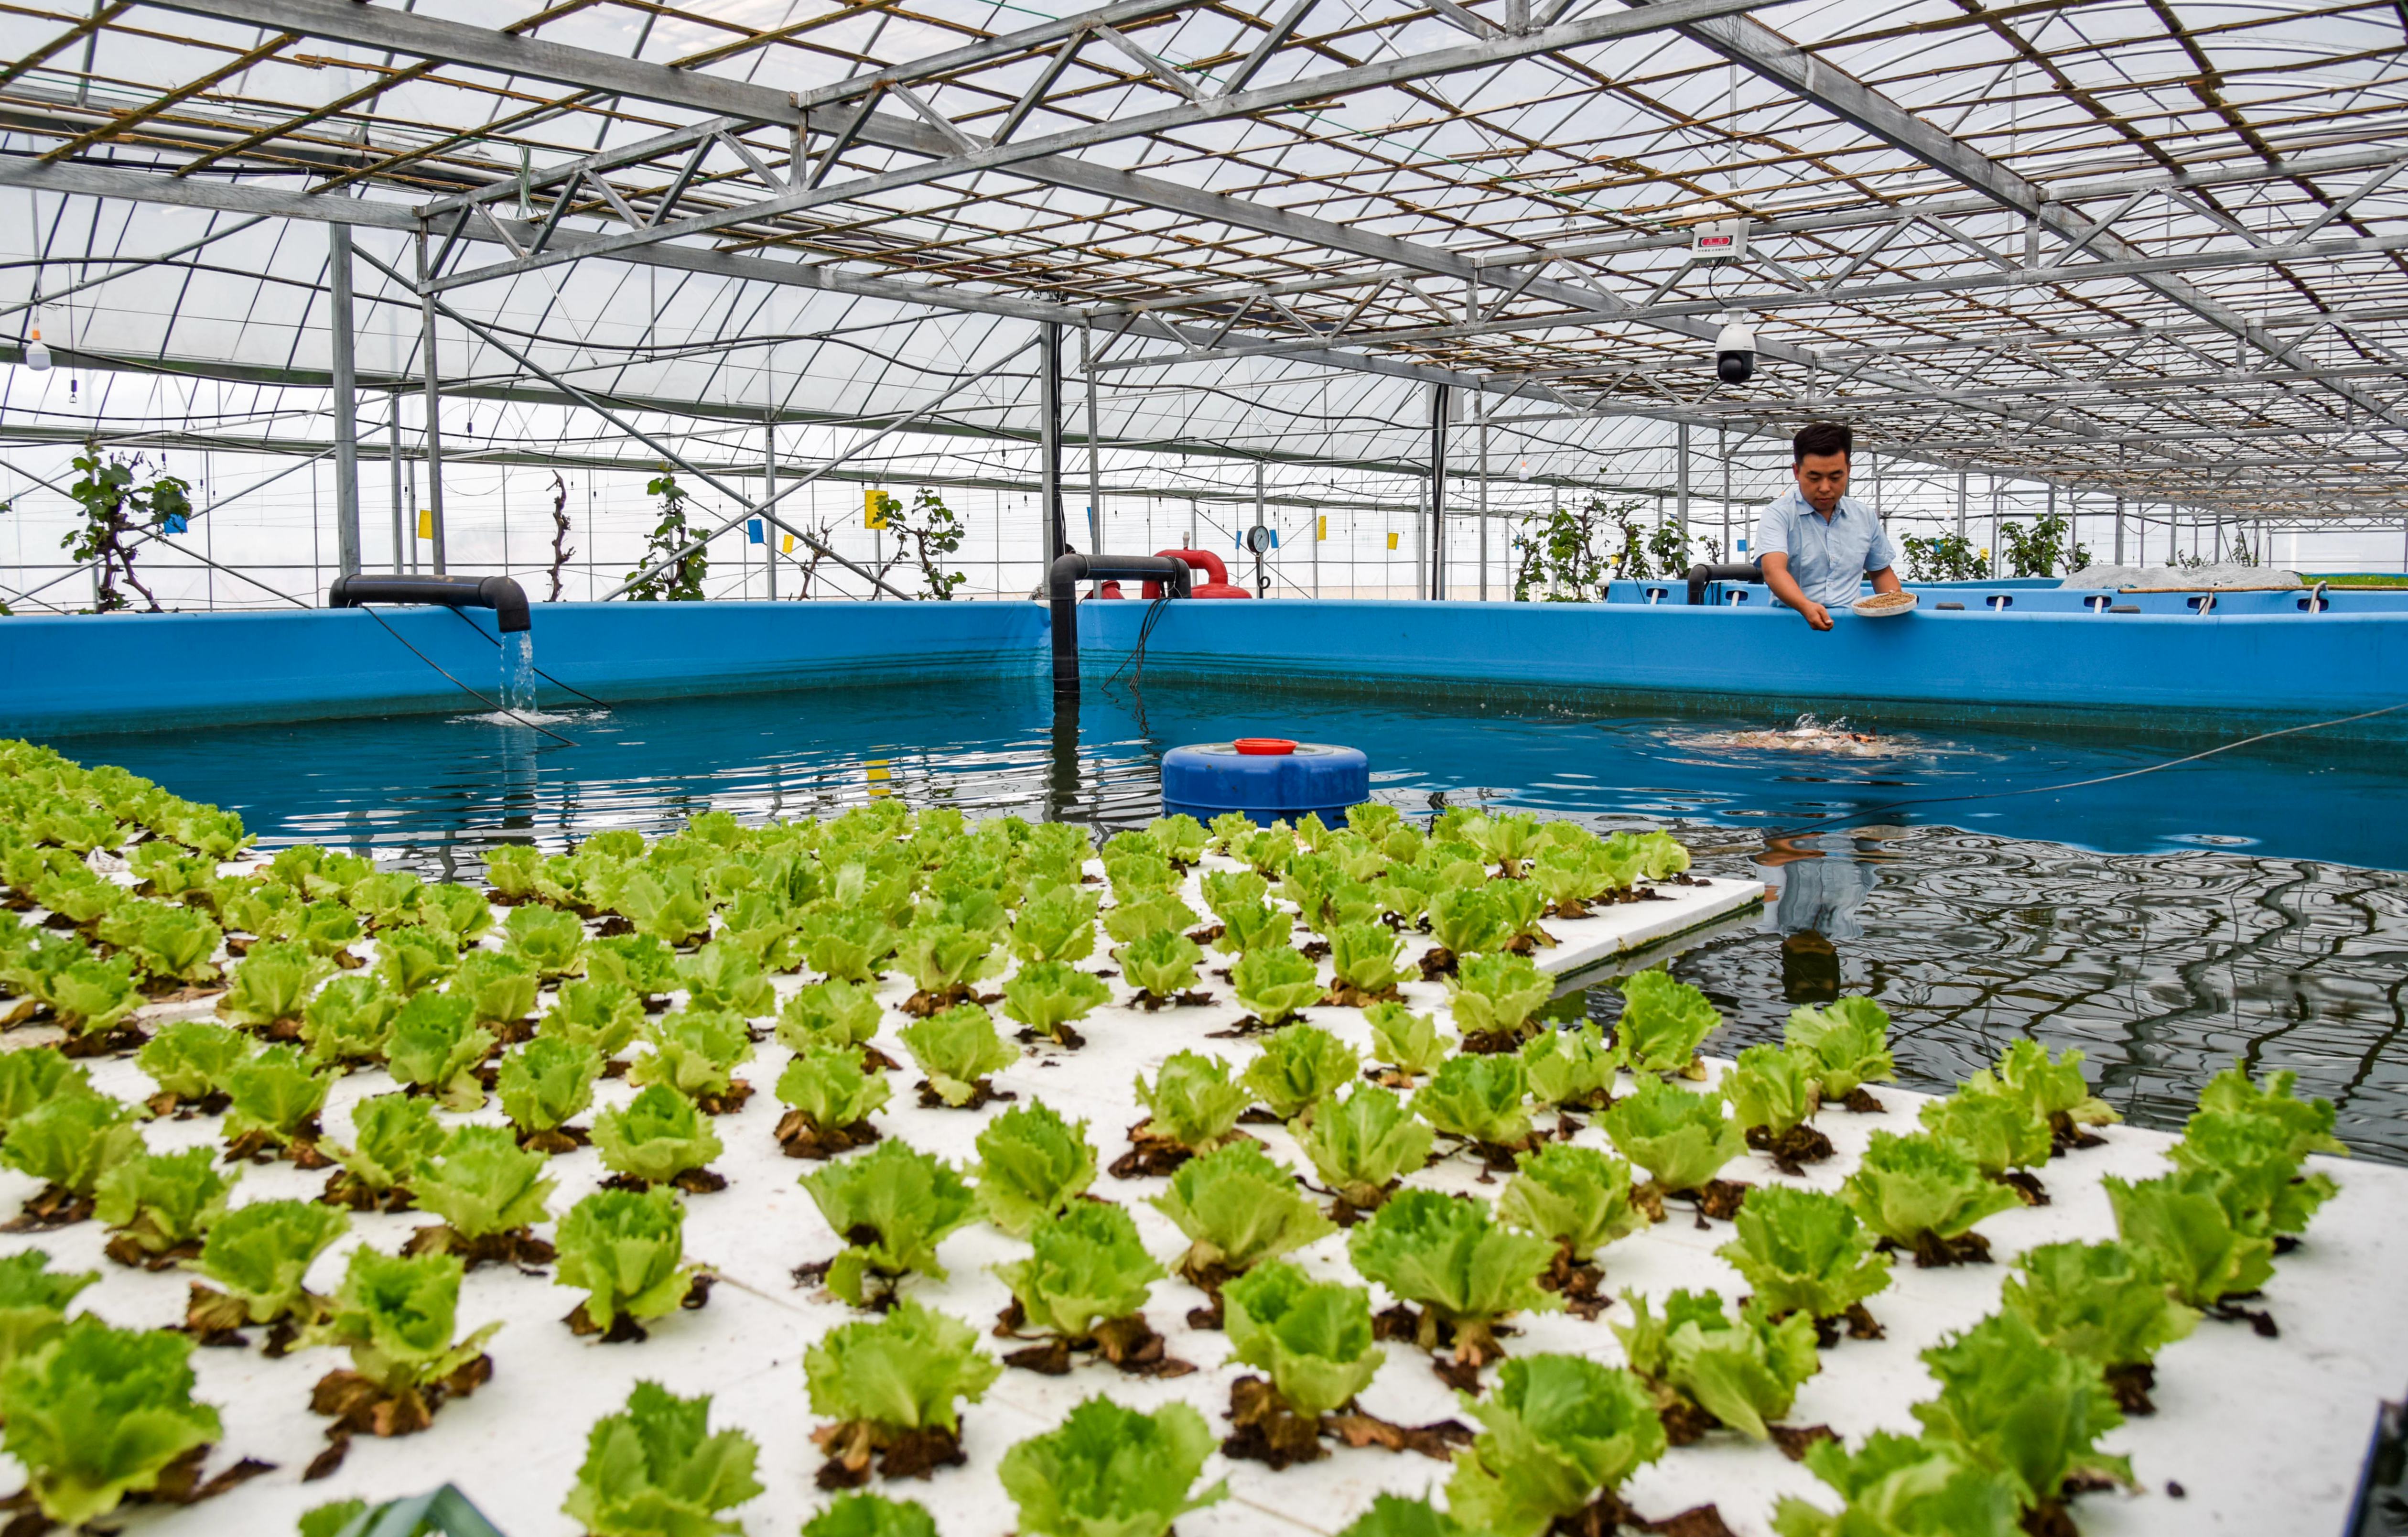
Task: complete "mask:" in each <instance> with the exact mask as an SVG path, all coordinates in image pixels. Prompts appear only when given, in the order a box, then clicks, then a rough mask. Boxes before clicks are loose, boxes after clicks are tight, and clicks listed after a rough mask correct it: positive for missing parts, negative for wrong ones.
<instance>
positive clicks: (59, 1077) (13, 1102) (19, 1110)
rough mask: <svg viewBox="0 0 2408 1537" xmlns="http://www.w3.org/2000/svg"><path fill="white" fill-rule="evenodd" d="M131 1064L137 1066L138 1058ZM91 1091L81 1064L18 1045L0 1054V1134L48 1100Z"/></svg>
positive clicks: (56, 1053)
mask: <svg viewBox="0 0 2408 1537" xmlns="http://www.w3.org/2000/svg"><path fill="white" fill-rule="evenodd" d="M161 1033H162V1034H165V1031H162V1032H161ZM135 1062H136V1066H140V1065H141V1058H140V1056H138V1055H137V1056H136V1058H135ZM145 1070H146V1071H147V1069H145ZM94 1092H95V1091H94V1090H93V1086H92V1075H91V1074H90V1073H88V1072H86V1071H85V1070H84V1069H83V1065H82V1064H81V1063H79V1062H71V1061H69V1060H68V1059H67V1058H66V1056H65V1055H63V1054H62V1053H61V1052H60V1051H59V1049H58V1048H57V1047H56V1046H21V1047H19V1048H18V1049H17V1050H15V1051H11V1052H0V1135H5V1134H6V1133H7V1128H10V1127H12V1126H14V1125H16V1124H17V1121H18V1119H19V1118H20V1117H22V1116H23V1115H24V1114H26V1113H28V1112H30V1111H32V1110H33V1109H34V1108H35V1107H36V1106H38V1105H45V1104H48V1103H50V1101H51V1100H52V1099H73V1098H77V1097H79V1096H80V1097H83V1098H90V1097H92V1096H93V1093H94Z"/></svg>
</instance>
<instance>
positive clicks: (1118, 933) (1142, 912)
mask: <svg viewBox="0 0 2408 1537" xmlns="http://www.w3.org/2000/svg"><path fill="white" fill-rule="evenodd" d="M1193 927H1196V910H1195V909H1193V908H1191V907H1189V906H1188V905H1187V904H1186V903H1185V902H1183V901H1182V900H1180V898H1179V894H1178V893H1177V892H1175V891H1143V892H1133V893H1130V894H1129V895H1128V896H1127V897H1125V898H1123V899H1122V900H1121V902H1120V904H1119V905H1118V906H1116V907H1112V908H1109V909H1107V910H1106V911H1105V912H1104V932H1105V933H1106V934H1108V935H1110V936H1111V938H1112V940H1113V941H1115V942H1116V943H1119V944H1123V945H1126V944H1133V943H1135V942H1136V941H1139V940H1142V939H1147V938H1150V937H1152V936H1154V935H1155V934H1184V933H1185V932H1187V930H1189V929H1191V928H1193Z"/></svg>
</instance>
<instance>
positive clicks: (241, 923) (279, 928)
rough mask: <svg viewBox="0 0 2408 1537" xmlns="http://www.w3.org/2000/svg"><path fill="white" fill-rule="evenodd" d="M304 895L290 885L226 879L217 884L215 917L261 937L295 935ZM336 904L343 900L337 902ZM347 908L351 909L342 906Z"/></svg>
mask: <svg viewBox="0 0 2408 1537" xmlns="http://www.w3.org/2000/svg"><path fill="white" fill-rule="evenodd" d="M306 903H307V898H304V897H302V895H301V894H300V893H299V892H297V891H295V890H294V889H293V888H292V887H291V886H285V885H275V884H265V883H262V884H252V883H249V882H231V881H230V882H226V883H222V884H221V885H219V887H218V888H217V907H218V917H219V918H220V919H221V920H222V921H223V923H224V925H225V927H228V928H230V929H234V930H236V931H237V932H239V933H244V934H249V935H251V936H252V937H253V938H254V939H261V940H290V939H294V938H297V937H298V934H299V926H300V919H301V909H302V908H303V907H304V906H305V905H306ZM336 906H337V907H342V904H341V903H339V902H337V904H336ZM342 911H343V912H350V911H351V909H349V908H347V907H346V908H342Z"/></svg>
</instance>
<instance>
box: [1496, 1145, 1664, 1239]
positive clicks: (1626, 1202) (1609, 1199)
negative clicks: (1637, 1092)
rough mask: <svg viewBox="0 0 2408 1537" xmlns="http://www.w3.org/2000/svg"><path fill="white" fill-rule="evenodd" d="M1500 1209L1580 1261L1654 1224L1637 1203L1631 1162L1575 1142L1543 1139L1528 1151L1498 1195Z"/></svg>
mask: <svg viewBox="0 0 2408 1537" xmlns="http://www.w3.org/2000/svg"><path fill="white" fill-rule="evenodd" d="M1497 1214H1498V1216H1499V1217H1502V1218H1503V1219H1504V1220H1505V1221H1506V1222H1508V1223H1510V1224H1512V1226H1513V1227H1516V1228H1523V1229H1524V1230H1526V1231H1528V1232H1533V1233H1536V1234H1538V1235H1539V1236H1540V1237H1541V1238H1545V1239H1551V1240H1553V1241H1554V1242H1555V1244H1556V1245H1557V1246H1558V1247H1559V1248H1560V1249H1561V1250H1562V1251H1563V1254H1564V1257H1566V1258H1567V1259H1569V1260H1570V1261H1571V1263H1573V1264H1575V1265H1585V1264H1587V1263H1588V1262H1589V1261H1590V1260H1592V1259H1594V1258H1595V1257H1597V1252H1598V1250H1599V1249H1602V1248H1604V1247H1605V1246H1606V1245H1607V1244H1609V1243H1613V1241H1614V1240H1616V1239H1618V1238H1627V1237H1629V1236H1630V1235H1631V1234H1632V1233H1635V1232H1639V1231H1641V1229H1643V1228H1645V1227H1646V1226H1647V1223H1648V1217H1647V1214H1646V1213H1645V1212H1644V1211H1642V1210H1641V1209H1640V1208H1639V1207H1637V1206H1635V1205H1633V1204H1632V1203H1631V1199H1630V1166H1629V1165H1628V1164H1627V1163H1625V1162H1623V1161H1622V1160H1621V1159H1620V1158H1616V1157H1611V1156H1607V1155H1606V1154H1604V1153H1601V1152H1599V1151H1598V1150H1597V1149H1596V1148H1593V1147H1580V1146H1576V1145H1574V1144H1573V1143H1570V1142H1542V1143H1541V1144H1540V1145H1539V1146H1538V1147H1537V1148H1535V1149H1533V1150H1532V1151H1530V1152H1527V1153H1525V1154H1523V1155H1522V1157H1521V1167H1520V1168H1519V1169H1517V1170H1516V1171H1514V1174H1513V1177H1512V1179H1510V1180H1508V1181H1506V1182H1505V1188H1504V1189H1503V1190H1502V1191H1500V1192H1498V1197H1497Z"/></svg>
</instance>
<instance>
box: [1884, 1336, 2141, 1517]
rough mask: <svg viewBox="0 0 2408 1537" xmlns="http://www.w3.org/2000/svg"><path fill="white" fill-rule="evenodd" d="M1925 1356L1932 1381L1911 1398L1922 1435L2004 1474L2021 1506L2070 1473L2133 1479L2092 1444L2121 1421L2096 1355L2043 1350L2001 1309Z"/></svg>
mask: <svg viewBox="0 0 2408 1537" xmlns="http://www.w3.org/2000/svg"><path fill="white" fill-rule="evenodd" d="M1923 1364H1924V1365H1925V1366H1927V1367H1928V1368H1929V1369H1930V1371H1931V1375H1932V1376H1933V1378H1935V1379H1936V1380H1937V1381H1938V1382H1939V1384H1940V1393H1939V1396H1938V1397H1936V1398H1933V1399H1931V1400H1928V1401H1925V1402H1923V1403H1918V1404H1916V1405H1915V1406H1914V1417H1915V1418H1916V1419H1918V1420H1920V1421H1921V1422H1922V1424H1923V1428H1924V1432H1925V1434H1927V1435H1928V1436H1930V1437H1931V1438H1933V1439H1935V1440H1939V1441H1943V1442H1947V1443H1949V1444H1952V1445H1953V1446H1955V1447H1956V1449H1957V1451H1958V1452H1959V1453H1960V1454H1962V1455H1963V1457H1964V1458H1965V1459H1966V1460H1967V1461H1968V1462H1971V1463H1972V1464H1973V1465H1974V1466H1975V1467H1979V1468H1988V1469H1991V1470H1993V1471H1994V1472H2000V1473H2004V1474H2005V1475H2006V1476H2007V1478H2008V1480H2009V1481H2010V1482H2011V1483H2012V1484H2013V1485H2014V1489H2015V1493H2016V1496H2017V1498H2018V1499H2019V1500H2020V1501H2022V1503H2023V1504H2024V1505H2025V1506H2027V1507H2033V1506H2039V1505H2042V1504H2054V1503H2056V1502H2057V1501H2058V1500H2059V1499H2060V1498H2061V1497H2062V1491H2063V1490H2064V1488H2065V1482H2066V1480H2067V1479H2068V1478H2071V1477H2075V1476H2081V1477H2085V1478H2107V1479H2112V1480H2114V1482H2116V1483H2118V1484H2123V1485H2126V1486H2130V1485H2131V1483H2132V1465H2131V1462H2130V1460H2129V1459H2128V1458H2121V1457H2112V1456H2109V1455H2108V1454H2106V1453H2104V1452H2101V1451H2100V1450H2098V1449H2097V1442H2098V1440H2099V1438H2100V1436H2101V1435H2103V1434H2105V1433H2106V1432H2107V1431H2109V1430H2112V1429H2115V1428H2116V1427H2117V1426H2119V1425H2121V1424H2123V1423H2124V1416H2123V1415H2122V1414H2120V1413H2118V1412H2117V1410H2116V1408H2115V1396H2114V1394H2113V1393H2111V1392H2109V1391H2108V1389H2107V1385H2106V1383H2105V1382H2104V1381H2103V1380H2102V1378H2101V1376H2100V1369H2099V1363H2098V1362H2096V1361H2092V1360H2086V1359H2084V1358H2083V1357H2078V1356H2069V1355H2067V1354H2066V1353H2065V1352H2063V1351H2061V1350H2053V1349H2051V1348H2050V1347H2049V1346H2048V1345H2047V1344H2046V1343H2043V1342H2042V1339H2041V1337H2040V1336H2039V1335H2038V1334H2035V1333H2034V1332H2032V1329H2031V1326H2030V1325H2028V1324H2027V1323H2025V1322H2024V1321H2023V1320H2022V1319H2021V1318H2019V1317H2016V1316H2015V1315H2014V1314H2012V1313H2000V1314H1992V1315H1991V1316H1990V1317H1988V1318H1985V1319H1984V1320H1983V1321H1982V1322H1980V1323H1978V1324H1975V1325H1974V1326H1973V1327H1972V1328H1971V1329H1966V1330H1965V1331H1964V1332H1962V1333H1960V1334H1957V1335H1955V1336H1952V1337H1950V1338H1948V1339H1945V1340H1943V1341H1942V1343H1939V1344H1937V1345H1934V1346H1932V1347H1931V1348H1930V1349H1928V1350H1927V1351H1925V1352H1924V1353H1923Z"/></svg>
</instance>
